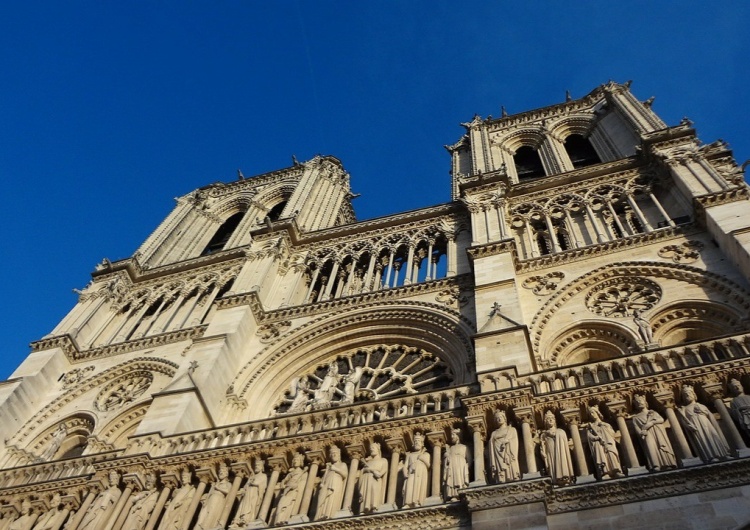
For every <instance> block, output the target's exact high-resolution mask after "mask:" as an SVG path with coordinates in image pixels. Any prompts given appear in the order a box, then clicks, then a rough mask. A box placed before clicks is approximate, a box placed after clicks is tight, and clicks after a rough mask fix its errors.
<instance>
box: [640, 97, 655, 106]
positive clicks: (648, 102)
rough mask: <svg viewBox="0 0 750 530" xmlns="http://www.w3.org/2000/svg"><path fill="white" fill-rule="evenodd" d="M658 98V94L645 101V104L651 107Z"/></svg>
mask: <svg viewBox="0 0 750 530" xmlns="http://www.w3.org/2000/svg"><path fill="white" fill-rule="evenodd" d="M655 99H656V96H651V97H650V98H648V99H647V100H646V101H644V102H643V106H644V107H647V108H649V109H650V108H651V105H653V104H654V100H655Z"/></svg>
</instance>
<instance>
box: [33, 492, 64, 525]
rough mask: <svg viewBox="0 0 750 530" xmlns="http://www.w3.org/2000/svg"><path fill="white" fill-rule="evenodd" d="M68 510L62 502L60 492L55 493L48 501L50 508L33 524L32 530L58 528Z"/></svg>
mask: <svg viewBox="0 0 750 530" xmlns="http://www.w3.org/2000/svg"><path fill="white" fill-rule="evenodd" d="M68 513H70V511H69V510H66V509H65V508H64V507H63V504H62V498H61V496H60V493H55V494H54V495H53V496H52V500H51V502H50V509H49V511H47V512H46V513H45V514H44V515H42V516H41V517H40V518H39V519H38V520H37V522H36V525H34V530H58V529H59V528H60V527H61V526H62V525H63V523H64V522H65V519H66V518H67V517H68Z"/></svg>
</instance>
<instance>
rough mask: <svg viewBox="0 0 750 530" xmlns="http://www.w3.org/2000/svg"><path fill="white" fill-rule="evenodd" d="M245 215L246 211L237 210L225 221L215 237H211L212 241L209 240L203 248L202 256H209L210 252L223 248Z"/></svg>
mask: <svg viewBox="0 0 750 530" xmlns="http://www.w3.org/2000/svg"><path fill="white" fill-rule="evenodd" d="M244 215H245V212H237V213H236V214H234V215H233V216H232V217H230V218H229V219H227V220H226V221H224V224H222V225H221V226H220V227H219V229H218V230H217V231H216V233H215V234H214V237H212V238H211V241H209V242H208V245H206V248H205V249H203V252H201V256H208V255H209V254H213V253H214V252H219V251H220V250H222V249H223V248H224V246H225V245H226V244H227V241H229V238H230V237H232V234H233V233H234V231H235V229H236V228H237V225H239V224H240V221H242V217H243V216H244Z"/></svg>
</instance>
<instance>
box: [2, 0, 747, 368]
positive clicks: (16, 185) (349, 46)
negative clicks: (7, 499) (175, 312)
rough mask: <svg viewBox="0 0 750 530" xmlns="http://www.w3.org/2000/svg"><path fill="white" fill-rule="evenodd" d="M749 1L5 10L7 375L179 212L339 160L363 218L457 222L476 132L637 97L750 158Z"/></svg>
mask: <svg viewBox="0 0 750 530" xmlns="http://www.w3.org/2000/svg"><path fill="white" fill-rule="evenodd" d="M748 27H750V3H748V2H745V1H737V2H697V1H696V2H688V1H673V2H668V1H660V2H651V1H649V2H637V1H631V2H621V3H617V5H615V3H614V2H584V1H580V2H547V1H544V2H531V1H530V2H480V1H467V2H461V3H459V2H448V1H437V0H430V1H398V2H395V1H378V2H351V1H340V2H326V1H312V0H309V1H304V0H298V1H273V2H268V1H236V2H213V1H212V2H207V1H206V2H198V1H193V2H167V1H165V2H146V1H134V2H108V1H101V2H79V1H71V2H36V1H24V2H5V3H4V4H3V6H2V7H0V76H1V79H2V81H1V82H0V176H1V177H2V189H3V191H2V197H3V199H4V200H3V207H2V208H0V222H1V223H2V228H3V232H2V233H3V234H4V237H5V243H4V245H3V253H2V258H3V259H2V260H0V261H1V263H0V267H1V268H2V271H1V272H2V276H0V277H1V278H2V282H3V283H2V285H3V292H2V294H3V296H2V302H1V303H0V333H1V335H0V336H1V337H2V341H1V342H0V345H1V346H0V347H1V348H2V351H1V352H0V377H7V376H8V375H9V374H10V373H11V372H12V370H13V369H14V368H15V366H17V365H18V364H19V363H20V361H21V360H22V359H23V358H24V356H25V355H27V353H28V351H29V349H28V343H29V342H31V341H33V340H37V339H39V338H41V337H42V336H43V335H45V334H46V333H48V332H49V331H50V330H51V329H52V327H53V326H54V325H55V324H56V323H57V322H58V321H59V320H60V319H61V318H62V317H63V316H64V315H65V314H66V313H67V311H68V310H69V309H70V308H71V307H72V306H73V305H74V303H75V295H73V293H72V292H71V289H72V288H74V287H78V288H80V287H83V286H84V285H85V284H86V283H87V282H88V279H89V273H90V272H91V270H92V269H93V267H94V264H95V263H97V262H98V261H101V259H102V258H103V257H105V256H106V257H108V258H110V259H112V260H115V259H120V258H124V257H128V256H129V255H131V254H132V253H133V251H134V250H135V249H136V248H137V247H138V245H139V244H140V242H141V241H143V240H144V239H145V238H146V237H147V236H148V234H149V233H150V232H151V231H152V230H153V229H154V228H155V227H156V225H157V224H158V223H159V221H160V220H161V219H162V218H163V217H164V216H166V215H167V213H169V211H170V210H171V208H172V206H173V204H174V201H173V197H176V196H178V195H182V194H184V193H186V192H188V191H190V190H192V189H194V188H196V187H199V186H202V185H205V184H207V183H210V182H214V181H218V180H223V181H230V180H234V179H235V178H236V170H237V168H241V169H242V171H243V173H244V174H245V175H246V176H250V175H255V174H257V173H261V172H265V171H270V170H274V169H278V168H282V167H286V166H288V165H290V164H291V156H292V154H295V155H296V156H297V158H299V159H300V160H304V159H308V158H310V157H312V156H314V155H315V154H316V153H322V154H331V155H334V156H337V157H339V158H340V159H341V160H342V161H343V163H344V166H345V167H346V168H347V170H348V171H349V172H350V173H351V175H352V185H353V188H354V191H355V192H358V193H361V194H362V197H360V198H359V199H357V200H356V201H355V206H356V208H357V214H358V217H359V218H360V219H365V218H370V217H376V216H380V215H385V214H389V213H395V212H398V211H403V210H408V209H415V208H419V207H423V206H429V205H433V204H438V203H443V202H447V201H448V200H449V176H448V170H449V168H450V164H449V158H448V154H447V152H445V150H444V149H443V145H444V144H450V143H453V142H455V141H456V140H457V139H458V138H459V137H460V136H461V134H462V133H463V129H462V128H461V127H460V126H459V123H460V122H465V121H469V120H470V119H471V118H472V116H473V115H474V114H475V113H477V114H480V115H482V116H487V115H488V114H492V115H494V116H498V115H499V114H500V105H505V107H506V108H507V110H508V112H510V113H514V112H521V111H524V110H529V109H532V108H536V107H541V106H545V105H550V104H554V103H558V102H560V101H563V100H564V96H565V90H570V92H571V94H572V95H573V97H581V96H583V95H584V94H586V93H588V92H589V91H591V90H592V89H593V88H595V87H596V86H597V85H599V84H601V83H604V82H606V81H607V80H609V79H613V80H615V81H619V82H624V81H626V80H628V79H632V80H633V81H634V83H633V86H632V90H633V92H634V93H635V94H636V96H638V97H639V98H641V99H646V98H648V97H650V96H656V102H655V104H654V110H655V111H656V112H657V113H659V114H660V115H661V116H662V117H663V118H664V119H665V121H667V122H668V123H669V124H676V123H677V122H678V121H679V120H680V118H682V117H683V116H689V117H690V118H691V119H692V120H693V121H694V122H695V125H696V127H697V129H698V133H699V136H700V138H701V139H702V140H704V141H706V142H710V141H713V140H715V139H717V138H723V139H725V140H726V141H728V142H729V143H730V145H731V146H732V147H733V148H734V151H735V156H736V157H737V159H738V160H739V161H740V162H742V161H743V160H745V159H747V158H750V139H749V138H748V134H747V126H746V123H747V120H748V117H750V98H749V97H748V87H750V72H749V70H748V66H749V64H748V63H749V60H748V59H749V58H750V37H748Z"/></svg>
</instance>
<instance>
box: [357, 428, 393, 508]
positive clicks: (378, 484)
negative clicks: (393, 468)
mask: <svg viewBox="0 0 750 530" xmlns="http://www.w3.org/2000/svg"><path fill="white" fill-rule="evenodd" d="M387 474H388V460H386V459H385V458H383V456H382V455H381V450H380V444H379V443H377V442H372V444H370V456H368V457H367V458H365V461H364V464H363V465H362V471H361V474H360V478H359V508H360V511H361V512H362V513H372V512H373V511H375V510H376V509H377V507H378V506H380V505H381V504H383V503H384V502H385V489H386V485H387V482H386V480H387V479H386V477H387Z"/></svg>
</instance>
